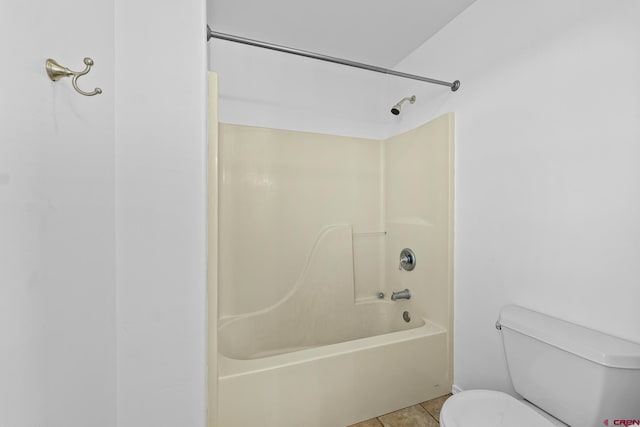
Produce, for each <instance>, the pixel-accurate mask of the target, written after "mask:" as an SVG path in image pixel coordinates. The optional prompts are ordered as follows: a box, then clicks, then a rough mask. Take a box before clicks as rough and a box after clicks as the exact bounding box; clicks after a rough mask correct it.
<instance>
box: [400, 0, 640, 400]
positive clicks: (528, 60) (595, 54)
mask: <svg viewBox="0 0 640 427" xmlns="http://www.w3.org/2000/svg"><path fill="white" fill-rule="evenodd" d="M638 22H640V3H638V2H637V1H631V0H627V1H619V2H615V3H612V2H605V1H601V0H590V1H577V0H576V1H564V2H555V1H551V0H545V1H541V2H513V1H508V0H479V1H477V2H476V3H474V4H473V5H472V6H471V7H470V8H469V9H467V10H466V11H465V12H464V13H463V14H462V15H461V16H459V17H458V18H457V19H455V20H454V21H452V22H451V23H450V24H449V25H448V26H447V27H446V28H445V29H444V30H442V31H441V32H440V33H438V34H437V35H436V36H435V37H434V38H432V39H431V40H429V41H428V42H427V43H425V44H424V45H423V46H422V47H421V48H420V49H418V50H417V51H415V52H414V53H413V54H412V55H411V56H409V57H408V58H407V59H406V60H405V61H403V62H402V63H401V64H399V65H398V69H402V70H403V71H407V72H414V73H424V74H431V75H439V76H441V77H443V78H451V79H455V78H458V79H460V80H461V82H462V87H461V89H460V90H459V91H458V92H457V93H455V94H451V93H442V92H438V91H437V89H434V88H432V87H429V86H428V85H427V86H424V87H422V88H421V89H420V91H419V92H418V93H417V96H418V100H419V102H417V103H416V104H415V105H414V106H412V107H413V108H411V109H409V108H407V109H406V110H405V113H406V114H404V115H403V118H402V120H403V121H402V123H401V127H399V129H398V130H401V129H407V128H411V127H413V126H416V125H417V124H420V123H423V122H424V121H425V120H428V119H430V118H432V117H435V116H437V115H439V114H441V113H442V112H446V111H455V113H456V206H455V216H456V218H455V224H456V225H455V230H456V240H455V328H456V329H455V331H456V336H455V374H454V375H455V383H456V384H457V385H458V386H460V387H462V388H463V389H469V388H475V387H487V388H496V389H502V390H507V391H510V390H511V388H510V385H509V379H508V376H507V373H506V366H505V362H504V357H503V351H502V347H501V343H500V336H499V334H498V333H497V332H496V330H495V329H494V327H493V325H494V322H495V320H496V319H497V316H498V312H499V309H500V307H501V306H503V305H505V304H508V303H516V304H521V305H523V306H526V307H530V308H532V309H535V310H539V311H543V312H546V313H549V314H552V315H555V316H558V317H562V318H564V319H568V320H571V321H575V322H577V323H580V324H584V325H587V326H589V327H592V328H595V329H599V330H602V331H605V332H609V333H611V334H614V335H619V336H621V337H625V338H628V339H631V340H635V341H640V322H638V318H637V302H638V301H640V287H639V286H638V277H640V263H638V253H640V225H639V223H638V218H639V217H640V192H638V188H637V185H638V182H640V167H639V165H640V144H638V141H640V121H639V120H638V117H640V83H639V82H638V78H637V76H638V75H640V26H638ZM398 90H399V91H403V90H405V87H403V86H398ZM423 100H424V101H426V102H421V101H423Z"/></svg>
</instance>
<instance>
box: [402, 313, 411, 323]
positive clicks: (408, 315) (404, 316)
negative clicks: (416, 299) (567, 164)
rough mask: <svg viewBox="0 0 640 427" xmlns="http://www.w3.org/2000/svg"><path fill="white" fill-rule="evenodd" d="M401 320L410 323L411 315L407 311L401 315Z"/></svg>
mask: <svg viewBox="0 0 640 427" xmlns="http://www.w3.org/2000/svg"><path fill="white" fill-rule="evenodd" d="M402 318H403V319H404V321H405V322H410V321H411V314H410V313H409V312H408V311H405V312H404V313H402Z"/></svg>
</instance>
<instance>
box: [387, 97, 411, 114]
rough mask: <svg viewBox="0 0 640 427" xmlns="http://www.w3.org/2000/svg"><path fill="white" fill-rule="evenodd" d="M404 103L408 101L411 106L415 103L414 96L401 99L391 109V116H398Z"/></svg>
mask: <svg viewBox="0 0 640 427" xmlns="http://www.w3.org/2000/svg"><path fill="white" fill-rule="evenodd" d="M405 101H409V102H410V103H411V104H414V103H415V102H416V96H415V95H412V96H407V97H405V98H402V99H401V100H400V101H399V102H398V103H397V104H396V105H394V106H393V107H391V114H393V115H394V116H397V115H398V114H400V110H401V109H402V103H403V102H405Z"/></svg>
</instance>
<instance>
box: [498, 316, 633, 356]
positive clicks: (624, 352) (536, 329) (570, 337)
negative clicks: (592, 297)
mask: <svg viewBox="0 0 640 427" xmlns="http://www.w3.org/2000/svg"><path fill="white" fill-rule="evenodd" d="M499 323H500V325H501V326H502V327H503V328H508V329H511V330H514V331H517V332H520V333H521V334H524V335H527V336H530V337H532V338H535V339H537V340H539V341H542V342H544V343H547V344H549V345H552V346H554V347H557V348H559V349H561V350H564V351H567V352H569V353H573V354H575V355H576V356H580V357H582V358H584V359H587V360H591V361H592V362H595V363H598V364H600V365H603V366H609V367H613V368H623V369H640V344H638V343H634V342H631V341H627V340H624V339H622V338H618V337H614V336H611V335H608V334H605V333H603V332H599V331H596V330H593V329H589V328H586V327H584V326H580V325H576V324H574V323H570V322H567V321H565V320H561V319H558V318H556V317H551V316H548V315H546V314H542V313H538V312H537V311H533V310H529V309H526V308H524V307H520V306H517V305H507V306H505V307H503V308H502V310H501V311H500V320H499Z"/></svg>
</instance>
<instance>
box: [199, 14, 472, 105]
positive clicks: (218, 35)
mask: <svg viewBox="0 0 640 427" xmlns="http://www.w3.org/2000/svg"><path fill="white" fill-rule="evenodd" d="M212 38H213V39H220V40H227V41H230V42H235V43H242V44H246V45H249V46H255V47H261V48H263V49H270V50H275V51H278V52H284V53H290V54H292V55H298V56H304V57H306V58H311V59H318V60H320V61H326V62H333V63H334V64H341V65H347V66H349V67H355V68H361V69H363V70H369V71H375V72H377V73H382V74H390V75H392V76H397V77H404V78H405V79H412V80H420V81H422V82H427V83H433V84H436V85H442V86H448V87H450V88H451V90H452V91H453V92H455V91H456V90H458V88H460V81H459V80H456V81H454V82H453V83H450V82H445V81H442V80H436V79H430V78H428V77H423V76H417V75H415V74H407V73H402V72H400V71H394V70H389V69H387V68H382V67H376V66H375V65H368V64H363V63H361V62H355V61H350V60H348V59H341V58H335V57H333V56H327V55H322V54H319V53H313V52H308V51H306V50H300V49H295V48H292V47H286V46H280V45H277V44H271V43H266V42H262V41H259V40H253V39H247V38H244V37H239V36H234V35H231V34H225V33H219V32H217V31H213V30H212V29H211V27H210V26H208V25H207V41H209V40H211V39H212Z"/></svg>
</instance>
